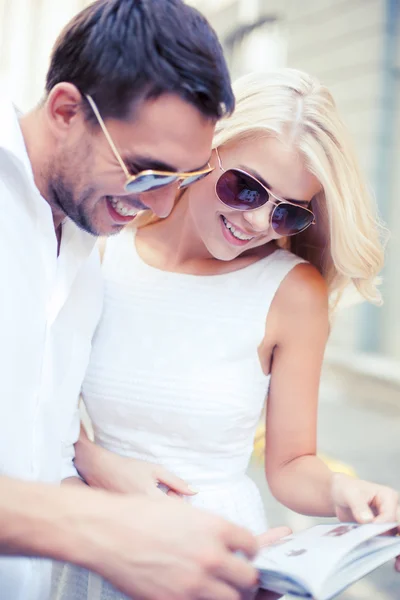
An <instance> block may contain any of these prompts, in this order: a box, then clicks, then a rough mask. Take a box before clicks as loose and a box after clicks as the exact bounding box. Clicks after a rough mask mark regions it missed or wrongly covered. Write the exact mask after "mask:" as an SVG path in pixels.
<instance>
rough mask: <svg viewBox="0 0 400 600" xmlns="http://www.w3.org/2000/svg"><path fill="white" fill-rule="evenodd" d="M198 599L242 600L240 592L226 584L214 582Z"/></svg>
mask: <svg viewBox="0 0 400 600" xmlns="http://www.w3.org/2000/svg"><path fill="white" fill-rule="evenodd" d="M198 598H200V599H201V600H240V592H239V590H236V589H234V588H233V587H231V586H230V585H228V584H226V583H223V582H221V581H214V582H213V583H210V584H209V585H208V586H207V590H205V591H204V592H203V593H202V594H200V596H198Z"/></svg>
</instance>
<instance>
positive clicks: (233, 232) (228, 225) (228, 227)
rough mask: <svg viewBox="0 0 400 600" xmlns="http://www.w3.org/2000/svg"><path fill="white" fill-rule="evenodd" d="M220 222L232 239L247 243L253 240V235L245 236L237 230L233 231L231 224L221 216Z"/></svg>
mask: <svg viewBox="0 0 400 600" xmlns="http://www.w3.org/2000/svg"><path fill="white" fill-rule="evenodd" d="M222 220H223V222H224V225H225V227H226V228H227V229H229V231H230V232H231V234H232V235H233V237H235V238H237V239H238V240H242V241H248V240H252V239H253V238H254V235H246V234H245V233H243V232H242V231H239V229H235V227H234V226H233V225H232V223H229V221H227V220H226V219H225V217H224V216H222Z"/></svg>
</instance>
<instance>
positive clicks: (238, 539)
mask: <svg viewBox="0 0 400 600" xmlns="http://www.w3.org/2000/svg"><path fill="white" fill-rule="evenodd" d="M222 537H223V541H224V542H225V544H226V546H227V547H228V548H229V549H230V550H232V552H242V553H243V554H244V555H245V556H247V557H248V558H254V557H255V555H256V554H257V552H258V550H259V545H258V541H257V538H256V537H255V536H254V535H253V534H252V533H251V532H250V531H248V530H247V529H244V528H243V527H239V526H238V525H233V524H229V525H228V527H226V526H225V530H224V531H223V536H222Z"/></svg>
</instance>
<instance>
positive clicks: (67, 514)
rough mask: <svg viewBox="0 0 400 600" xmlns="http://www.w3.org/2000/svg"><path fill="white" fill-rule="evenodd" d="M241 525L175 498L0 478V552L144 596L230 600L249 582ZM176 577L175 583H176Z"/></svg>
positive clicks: (251, 573) (249, 547) (252, 576)
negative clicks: (76, 569) (72, 568)
mask: <svg viewBox="0 0 400 600" xmlns="http://www.w3.org/2000/svg"><path fill="white" fill-rule="evenodd" d="M256 550H257V542H256V539H255V538H254V536H252V535H251V534H250V533H249V532H247V531H246V530H244V529H242V528H240V527H237V526H235V525H233V524H231V523H228V522H226V521H224V520H223V519H221V518H219V517H217V516H214V515H211V514H209V513H206V512H202V511H200V510H196V509H194V508H193V507H191V506H189V505H188V504H186V503H184V502H182V501H180V500H175V499H165V500H164V501H163V502H160V501H156V500H152V499H150V498H148V497H146V496H145V495H142V494H136V495H135V496H131V495H128V494H113V493H109V492H104V491H100V490H93V489H90V488H89V487H87V486H84V485H79V486H78V485H77V486H75V485H73V486H53V485H49V484H38V483H27V482H21V481H16V480H13V479H9V478H6V477H2V478H0V553H2V554H5V555H19V556H40V557H47V558H53V559H56V560H61V561H67V562H71V563H75V564H77V565H80V566H82V567H84V568H87V569H89V570H92V571H94V572H97V573H99V574H100V575H102V576H103V577H105V578H106V579H108V580H109V581H111V582H112V583H113V584H114V585H115V586H116V587H117V588H118V589H120V590H121V591H122V592H123V593H125V594H127V595H128V596H134V597H140V598H143V599H144V600H152V599H153V598H161V597H173V598H175V599H176V600H200V598H201V599H204V598H212V599H213V600H225V599H226V600H237V598H239V595H240V594H239V590H246V589H251V588H253V587H254V585H255V584H256V581H257V573H256V570H255V569H254V567H253V566H252V565H251V564H250V563H249V562H248V561H247V560H246V559H245V558H242V557H241V556H238V555H237V554H236V551H238V552H240V553H242V554H244V555H245V556H249V557H252V556H253V555H254V554H255V552H256ZM177 582H178V583H177Z"/></svg>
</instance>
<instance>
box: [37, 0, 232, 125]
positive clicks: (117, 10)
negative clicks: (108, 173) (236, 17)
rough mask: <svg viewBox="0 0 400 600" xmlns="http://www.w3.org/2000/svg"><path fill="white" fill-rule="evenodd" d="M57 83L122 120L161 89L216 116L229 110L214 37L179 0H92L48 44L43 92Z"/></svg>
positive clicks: (222, 65) (219, 51)
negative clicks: (50, 45)
mask: <svg viewBox="0 0 400 600" xmlns="http://www.w3.org/2000/svg"><path fill="white" fill-rule="evenodd" d="M60 82H69V83H72V84H74V85H75V86H76V87H77V88H78V89H79V91H80V92H81V93H82V94H90V95H91V96H93V98H94V100H95V102H96V104H97V105H98V108H99V110H100V112H101V114H102V116H103V118H107V117H114V118H119V119H124V118H127V117H128V115H129V112H130V110H131V109H132V106H133V104H135V103H136V102H140V101H142V100H146V99H149V98H157V97H159V96H160V95H161V94H163V93H175V94H177V95H179V96H180V97H181V98H183V99H184V100H186V101H188V102H190V103H191V104H192V105H194V106H195V107H196V108H198V109H199V110H200V111H201V113H202V114H203V115H205V116H206V117H210V118H213V119H219V118H220V117H222V116H224V115H225V114H230V113H231V112H232V110H233V108H234V97H233V92H232V89H231V84H230V78H229V73H228V68H227V66H226V63H225V59H224V56H223V52H222V48H221V46H220V43H219V41H218V38H217V36H216V34H215V32H214V30H213V29H212V28H211V26H210V25H209V23H208V22H207V21H206V19H205V18H204V17H203V16H202V15H201V14H200V13H199V12H198V11H197V10H196V9H194V8H192V7H191V6H188V5H186V4H184V3H183V2H182V0H97V2H94V3H93V4H91V5H90V6H88V7H87V8H85V9H84V10H82V11H81V12H80V13H79V14H78V15H76V16H75V17H74V18H73V19H72V21H70V23H69V24H68V25H67V26H66V27H65V28H64V30H63V31H62V32H61V34H60V36H59V38H58V39H57V41H56V44H55V46H54V48H53V52H52V56H51V62H50V67H49V70H48V73H47V78H46V91H47V93H49V92H50V91H51V89H52V88H53V87H54V86H55V85H56V84H57V83H60ZM85 106H86V108H87V109H88V108H89V107H88V106H87V103H85ZM87 118H88V119H89V120H93V114H92V112H91V111H89V110H87Z"/></svg>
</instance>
